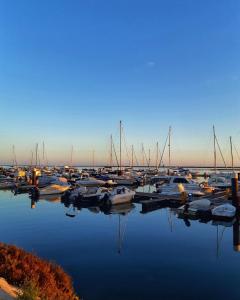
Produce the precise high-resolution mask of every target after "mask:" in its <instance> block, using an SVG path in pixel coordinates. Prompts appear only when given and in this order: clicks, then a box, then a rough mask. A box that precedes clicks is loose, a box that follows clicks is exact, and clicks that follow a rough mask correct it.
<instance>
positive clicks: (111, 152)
mask: <svg viewBox="0 0 240 300" xmlns="http://www.w3.org/2000/svg"><path fill="white" fill-rule="evenodd" d="M112 165H113V139H112V135H111V136H110V167H112Z"/></svg>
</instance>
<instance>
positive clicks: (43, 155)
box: [42, 141, 45, 165]
mask: <svg viewBox="0 0 240 300" xmlns="http://www.w3.org/2000/svg"><path fill="white" fill-rule="evenodd" d="M42 158H43V165H44V160H45V144H44V141H43V153H42Z"/></svg>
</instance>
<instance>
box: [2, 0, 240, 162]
mask: <svg viewBox="0 0 240 300" xmlns="http://www.w3.org/2000/svg"><path fill="white" fill-rule="evenodd" d="M0 41H1V42H0V104H1V106H0V113H1V127H0V163H3V162H6V161H11V145H12V144H15V147H16V151H17V156H18V160H19V161H23V162H27V160H29V157H30V151H31V149H32V148H33V147H34V144H35V143H36V142H39V143H41V142H42V141H43V140H44V141H45V144H46V148H47V150H48V152H49V157H50V160H51V161H52V162H63V163H64V162H67V161H68V160H69V156H70V154H69V153H70V148H71V145H73V146H74V151H75V154H74V161H75V162H76V163H77V162H79V163H88V162H89V161H90V160H91V159H90V156H91V155H90V154H89V153H90V152H89V151H91V149H93V148H94V149H95V151H96V160H97V161H99V162H103V161H106V160H107V151H108V148H107V147H108V144H109V141H108V139H109V135H110V134H111V133H113V135H114V137H115V139H117V126H118V121H119V120H120V119H122V120H123V122H124V128H125V132H126V140H127V143H128V145H129V146H130V145H131V144H134V145H135V148H136V151H138V152H139V153H140V148H141V143H144V145H145V148H146V149H148V148H151V150H152V153H153V152H154V145H155V143H156V141H157V140H158V141H159V142H160V144H161V147H162V145H163V143H164V139H165V136H166V134H167V130H168V126H169V125H170V124H171V125H172V127H173V142H172V143H173V160H174V161H175V162H176V163H199V164H201V163H208V162H210V161H212V154H211V151H212V148H211V147H212V145H211V144H210V143H211V142H212V140H211V138H210V136H211V127H212V124H215V126H216V129H217V134H218V136H219V140H220V142H221V145H222V147H223V151H225V154H226V156H227V155H228V154H229V146H228V137H229V135H232V136H233V139H234V141H235V144H236V147H238V148H239V152H240V122H239V113H240V1H239V0H221V1H219V0H181V1H180V0H164V1H163V0H156V1H152V0H142V1H141V0H119V1H117V0H116V1H113V0H111V1H110V0H105V1H101V0H95V1H93V0H87V1H81V0H71V1H67V0H65V1H61V0H51V1H49V0H48V1H44V0H41V1H34V0H28V1H27V0H21V1H17V0H16V1H12V0H2V1H0ZM139 155H140V154H139ZM219 163H220V162H219Z"/></svg>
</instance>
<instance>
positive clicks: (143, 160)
mask: <svg viewBox="0 0 240 300" xmlns="http://www.w3.org/2000/svg"><path fill="white" fill-rule="evenodd" d="M144 164H145V158H144V146H143V144H142V165H143V167H144Z"/></svg>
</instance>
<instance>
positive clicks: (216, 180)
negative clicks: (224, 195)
mask: <svg viewBox="0 0 240 300" xmlns="http://www.w3.org/2000/svg"><path fill="white" fill-rule="evenodd" d="M208 185H209V186H212V187H215V188H219V189H227V188H231V186H232V183H231V178H229V177H225V176H223V175H214V176H211V177H210V178H209V180H208Z"/></svg>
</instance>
